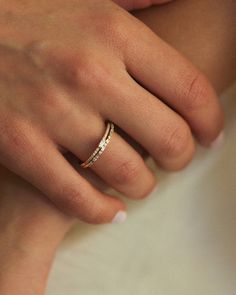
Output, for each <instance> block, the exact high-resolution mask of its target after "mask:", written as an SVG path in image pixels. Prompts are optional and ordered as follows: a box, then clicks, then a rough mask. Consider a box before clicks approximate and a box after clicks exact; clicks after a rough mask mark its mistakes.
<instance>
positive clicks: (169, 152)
mask: <svg viewBox="0 0 236 295" xmlns="http://www.w3.org/2000/svg"><path fill="white" fill-rule="evenodd" d="M165 135H166V137H165V140H164V144H163V150H164V151H163V152H164V154H165V155H166V156H171V157H179V156H180V155H181V154H183V153H184V151H185V149H186V148H187V147H188V144H189V141H190V138H191V132H190V130H189V128H188V126H187V125H186V124H176V125H175V127H170V128H168V129H167V130H165Z"/></svg>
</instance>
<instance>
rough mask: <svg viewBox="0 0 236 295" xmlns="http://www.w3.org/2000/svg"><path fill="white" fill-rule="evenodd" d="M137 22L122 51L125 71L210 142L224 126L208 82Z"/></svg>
mask: <svg viewBox="0 0 236 295" xmlns="http://www.w3.org/2000/svg"><path fill="white" fill-rule="evenodd" d="M136 24H137V25H138V27H139V30H137V29H134V30H133V39H132V42H131V41H130V42H128V45H127V48H126V52H125V63H126V67H127V71H128V72H129V74H130V75H131V76H132V77H134V78H135V80H136V81H138V82H139V83H140V84H141V85H142V86H143V87H145V88H146V89H147V90H149V91H150V92H151V93H153V94H155V95H156V96H157V97H158V98H161V99H162V101H164V102H165V103H166V104H167V105H169V106H170V107H171V108H172V109H174V110H175V111H176V112H178V113H179V114H180V115H181V116H182V117H183V118H184V119H185V120H186V121H187V122H188V124H189V125H190V127H191V129H192V132H193V133H194V135H195V136H196V138H197V139H198V141H199V142H200V143H201V144H203V145H206V146H208V145H210V144H211V143H212V142H213V141H214V140H216V138H217V137H218V136H219V134H220V131H221V130H222V128H223V111H222V108H221V105H220V102H219V99H218V97H217V95H216V93H215V91H214V89H213V87H212V86H211V84H210V82H209V81H208V80H207V78H206V77H205V76H204V75H203V74H202V73H201V72H200V71H199V70H198V69H197V68H196V67H195V66H194V65H192V64H191V62H189V61H188V60H187V59H186V58H185V57H183V56H182V55H181V54H180V53H178V52H177V51H176V50H175V49H174V48H172V47H171V46H169V45H168V44H167V43H166V42H164V41H163V40H161V39H160V38H159V37H158V36H156V35H155V34H154V33H153V32H152V31H151V30H150V29H149V28H148V27H146V26H144V25H143V24H142V23H139V21H138V20H137V21H136Z"/></svg>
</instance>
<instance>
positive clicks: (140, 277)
mask: <svg viewBox="0 0 236 295" xmlns="http://www.w3.org/2000/svg"><path fill="white" fill-rule="evenodd" d="M235 86H236V85H235ZM222 101H223V103H224V106H225V111H226V118H227V119H226V141H225V144H224V145H223V146H222V147H221V148H220V149H217V150H214V151H209V150H206V149H203V148H199V149H198V152H197V157H196V158H195V160H194V161H193V163H192V164H191V165H190V166H189V167H188V168H187V169H185V170H184V171H182V172H178V173H174V174H166V173H163V172H160V171H157V174H158V175H159V178H160V183H159V186H158V188H157V189H156V191H155V192H153V193H152V194H151V195H150V197H149V198H148V199H147V200H145V201H142V202H137V203H134V202H129V216H128V219H127V222H126V223H125V224H123V225H106V226H100V227H92V226H88V225H84V224H81V223H80V224H78V226H77V227H76V228H75V229H74V230H73V231H72V232H71V233H70V234H69V235H68V237H67V239H66V240H65V242H64V244H63V245H62V247H61V249H60V250H59V252H58V255H57V259H56V262H55V264H54V267H53V271H52V274H51V277H50V280H49V287H48V292H47V295H66V294H70V295H78V294H79V295H81V294H83V295H185V294H186V295H187V294H188V295H235V294H236V234H235V233H236V87H233V88H232V89H230V90H229V91H228V92H227V94H226V95H224V97H222Z"/></svg>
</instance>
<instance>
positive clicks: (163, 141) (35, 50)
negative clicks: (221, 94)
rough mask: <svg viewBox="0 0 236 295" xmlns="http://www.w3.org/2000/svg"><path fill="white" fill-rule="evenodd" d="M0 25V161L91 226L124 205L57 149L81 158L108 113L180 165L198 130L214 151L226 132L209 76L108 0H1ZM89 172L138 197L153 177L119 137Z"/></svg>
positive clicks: (156, 154)
mask: <svg viewBox="0 0 236 295" xmlns="http://www.w3.org/2000/svg"><path fill="white" fill-rule="evenodd" d="M162 2H163V1H162ZM140 3H141V2H140ZM140 3H139V5H140ZM148 3H150V2H143V3H141V6H142V7H144V6H146V5H147V4H148ZM120 4H122V3H120ZM173 4H174V2H173ZM123 5H124V2H123ZM133 5H134V6H133ZM169 5H172V3H170V4H169ZM132 7H139V6H137V4H136V5H135V2H133V4H132V6H126V7H125V8H127V9H128V8H132ZM62 24H66V25H64V26H63V25H62ZM0 27H1V32H0V38H1V44H0V93H1V96H0V102H1V103H0V128H1V130H0V131H1V138H0V163H1V164H3V165H4V166H5V167H7V168H8V169H10V170H11V171H13V172H15V173H16V174H17V175H19V176H21V177H23V178H24V179H25V180H27V181H28V182H29V183H31V184H32V185H34V186H35V187H36V188H37V189H39V190H40V191H42V192H43V193H44V195H46V196H47V197H48V198H49V199H50V200H51V201H52V202H53V203H55V204H56V205H57V206H58V208H60V209H61V210H63V211H64V212H66V213H68V214H70V215H72V216H76V217H78V218H80V219H81V220H83V221H85V222H89V223H93V224H100V223H106V222H110V221H111V220H113V218H114V216H115V215H116V214H117V212H119V211H124V210H125V205H124V203H123V202H122V201H121V200H118V199H116V198H113V197H111V196H110V195H107V194H105V193H104V192H102V191H100V190H98V189H97V188H96V187H95V186H93V185H92V184H91V183H90V182H89V181H88V180H87V179H86V177H83V176H82V175H81V174H80V173H78V172H77V171H76V170H75V169H74V168H73V167H72V166H71V165H70V163H69V162H68V161H67V160H66V159H65V157H64V156H63V155H62V153H61V147H62V148H63V150H66V151H70V152H71V153H73V154H74V155H75V156H76V157H77V158H78V159H80V160H81V161H85V160H86V159H87V158H88V157H89V155H90V154H91V153H92V152H93V150H94V149H95V148H96V146H97V143H98V142H99V140H100V139H101V137H102V135H103V133H104V128H105V122H106V121H107V120H109V121H112V122H114V123H115V124H116V125H117V126H118V127H120V128H121V129H122V131H123V132H125V133H126V134H127V135H128V136H129V137H130V138H132V140H134V141H135V142H137V143H138V144H140V145H141V146H142V147H143V148H144V149H145V150H146V151H147V152H148V153H149V154H150V155H151V156H152V157H153V158H154V159H155V161H156V163H157V164H158V165H159V166H160V167H163V168H165V169H167V170H178V169H182V168H183V167H184V166H185V165H187V163H188V162H189V161H190V160H191V159H192V157H193V154H194V136H195V138H196V139H197V140H198V141H199V142H200V143H201V144H203V145H206V146H209V145H210V144H211V143H212V142H213V141H214V140H215V139H216V138H217V137H218V135H219V134H220V132H221V130H222V128H223V113H222V109H221V106H220V103H219V100H218V97H217V95H216V93H215V91H214V89H213V88H212V86H211V84H210V83H209V81H208V80H207V78H206V77H205V75H204V74H202V73H201V72H200V71H199V70H198V69H197V68H196V67H195V66H194V65H192V63H191V62H189V61H188V60H187V59H186V58H185V57H183V56H182V55H181V54H179V53H178V52H177V51H176V50H175V49H173V48H172V47H171V46H169V45H168V44H167V43H165V42H164V41H162V39H160V38H159V37H158V36H157V35H156V34H154V33H153V32H152V31H151V30H150V29H149V28H148V27H147V26H145V25H144V24H143V23H142V22H140V21H139V20H137V18H135V17H134V16H132V15H131V14H129V13H127V12H126V11H125V10H124V9H123V8H121V7H120V6H118V5H117V4H115V3H113V2H111V1H107V0H103V1H100V0H99V1H97V0H96V1H94V0H89V1H83V0H73V1H62V0H55V1H53V2H52V1H46V0H43V1H40V2H39V1H36V0H31V1H28V0H25V1H18V0H7V1H6V0H4V1H3V2H2V3H1V17H0ZM59 28H60V29H59ZM170 69H171V71H170ZM12 85H14V87H12ZM121 85H122V87H121ZM16 97H17V99H16ZM114 109H115V110H114ZM131 113H132V114H135V116H130V114H131ZM137 118H138V119H137ZM205 118H208V120H207V121H206V120H205ZM62 121H63V122H62ZM104 167H105V168H106V169H104ZM91 170H92V171H93V172H95V173H96V175H98V176H99V177H100V178H101V179H102V180H104V181H105V182H106V183H107V184H108V185H109V186H111V187H113V188H114V189H115V190H117V191H119V192H120V193H122V194H124V195H125V196H127V197H129V198H132V199H141V198H143V197H145V196H147V195H148V194H149V193H150V191H151V190H152V189H153V187H154V186H155V183H156V180H155V177H154V175H153V173H152V172H151V171H150V169H149V168H148V167H147V166H146V164H145V162H144V161H143V159H142V157H141V155H140V154H139V153H138V152H137V151H136V149H135V148H134V147H132V146H131V145H130V144H129V143H128V141H127V140H125V139H124V137H123V136H121V134H119V133H118V132H116V133H115V134H114V135H113V137H112V141H111V143H110V144H109V148H107V149H106V151H105V152H104V153H103V155H102V156H101V159H99V160H98V161H97V162H96V163H95V164H94V165H93V166H92V167H91Z"/></svg>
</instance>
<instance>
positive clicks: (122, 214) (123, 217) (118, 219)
mask: <svg viewBox="0 0 236 295" xmlns="http://www.w3.org/2000/svg"><path fill="white" fill-rule="evenodd" d="M126 218H127V213H126V212H125V211H119V212H118V213H117V214H116V215H115V217H114V218H113V220H112V223H123V222H124V221H125V220H126Z"/></svg>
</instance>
